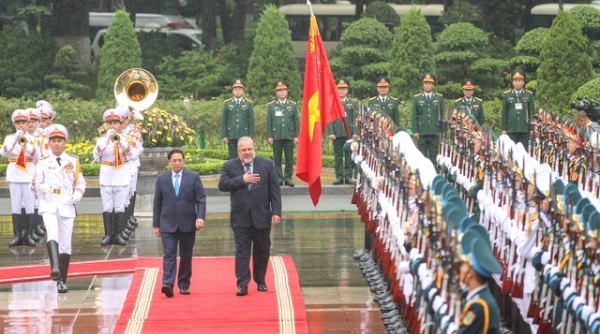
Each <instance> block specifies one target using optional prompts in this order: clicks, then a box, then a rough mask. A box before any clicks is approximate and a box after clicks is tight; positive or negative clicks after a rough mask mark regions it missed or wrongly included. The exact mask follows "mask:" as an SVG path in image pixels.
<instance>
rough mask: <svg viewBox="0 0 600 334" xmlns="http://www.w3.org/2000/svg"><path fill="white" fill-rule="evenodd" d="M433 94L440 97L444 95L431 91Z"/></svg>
mask: <svg viewBox="0 0 600 334" xmlns="http://www.w3.org/2000/svg"><path fill="white" fill-rule="evenodd" d="M433 94H435V95H438V96H441V97H444V95H443V94H440V93H433Z"/></svg>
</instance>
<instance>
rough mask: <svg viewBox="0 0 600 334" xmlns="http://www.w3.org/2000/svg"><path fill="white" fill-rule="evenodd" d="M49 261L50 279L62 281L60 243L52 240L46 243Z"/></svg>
mask: <svg viewBox="0 0 600 334" xmlns="http://www.w3.org/2000/svg"><path fill="white" fill-rule="evenodd" d="M46 250H48V260H50V278H51V279H52V280H53V281H58V280H60V267H59V262H58V242H56V241H55V240H50V241H48V242H47V243H46Z"/></svg>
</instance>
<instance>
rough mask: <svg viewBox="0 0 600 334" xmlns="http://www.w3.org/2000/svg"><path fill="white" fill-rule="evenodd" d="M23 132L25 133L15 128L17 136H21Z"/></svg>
mask: <svg viewBox="0 0 600 334" xmlns="http://www.w3.org/2000/svg"><path fill="white" fill-rule="evenodd" d="M24 134H25V133H24V132H23V130H17V133H16V135H17V136H22V135H24Z"/></svg>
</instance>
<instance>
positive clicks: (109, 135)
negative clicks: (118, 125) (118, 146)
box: [106, 129, 117, 145]
mask: <svg viewBox="0 0 600 334" xmlns="http://www.w3.org/2000/svg"><path fill="white" fill-rule="evenodd" d="M115 133H117V131H115V130H114V129H108V131H106V144H107V145H108V144H110V142H111V139H112V136H114V134H115Z"/></svg>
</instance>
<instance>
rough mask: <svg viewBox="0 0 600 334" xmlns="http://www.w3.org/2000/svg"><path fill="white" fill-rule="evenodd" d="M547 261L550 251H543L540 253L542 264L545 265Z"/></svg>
mask: <svg viewBox="0 0 600 334" xmlns="http://www.w3.org/2000/svg"><path fill="white" fill-rule="evenodd" d="M548 262H550V253H548V252H544V254H542V264H543V265H544V266H545V265H547V264H548Z"/></svg>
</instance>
